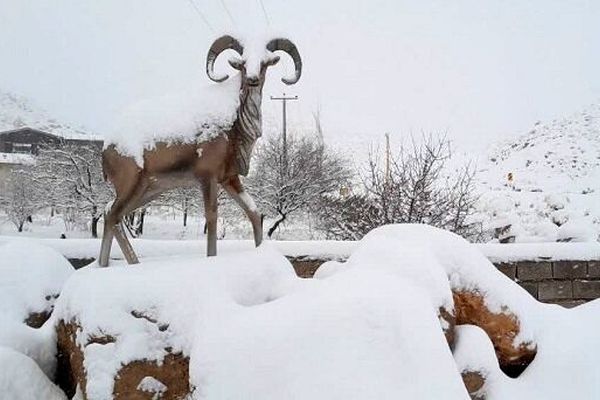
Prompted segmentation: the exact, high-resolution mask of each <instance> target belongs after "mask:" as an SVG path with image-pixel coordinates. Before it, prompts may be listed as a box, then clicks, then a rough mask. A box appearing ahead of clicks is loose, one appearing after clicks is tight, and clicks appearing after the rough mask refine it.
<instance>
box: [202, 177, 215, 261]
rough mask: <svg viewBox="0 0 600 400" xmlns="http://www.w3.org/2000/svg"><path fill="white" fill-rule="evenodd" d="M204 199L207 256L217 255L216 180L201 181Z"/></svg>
mask: <svg viewBox="0 0 600 400" xmlns="http://www.w3.org/2000/svg"><path fill="white" fill-rule="evenodd" d="M200 183H201V185H202V197H203V198H204V219H206V255H207V257H212V256H216V255H217V217H218V214H217V213H218V209H217V207H218V204H217V194H218V187H217V182H216V181H215V180H214V179H201V180H200Z"/></svg>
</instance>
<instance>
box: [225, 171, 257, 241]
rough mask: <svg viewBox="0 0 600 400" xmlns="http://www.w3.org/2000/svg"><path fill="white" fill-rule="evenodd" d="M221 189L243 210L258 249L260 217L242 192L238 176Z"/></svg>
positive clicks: (246, 195)
mask: <svg viewBox="0 0 600 400" xmlns="http://www.w3.org/2000/svg"><path fill="white" fill-rule="evenodd" d="M222 185H223V189H225V191H227V193H228V194H229V195H230V196H231V198H232V199H233V200H235V202H236V203H237V204H238V205H239V206H240V207H241V208H242V210H244V212H245V213H246V215H247V216H248V219H249V220H250V223H252V231H253V233H254V244H255V245H256V246H257V247H258V246H260V244H261V243H262V240H263V229H262V216H261V215H260V213H259V212H258V211H257V208H256V204H254V200H252V197H250V195H249V194H248V192H246V191H244V187H243V186H242V182H240V177H239V176H237V175H236V176H234V177H231V178H229V179H228V180H227V181H225V182H223V183H222Z"/></svg>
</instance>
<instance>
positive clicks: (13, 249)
mask: <svg viewBox="0 0 600 400" xmlns="http://www.w3.org/2000/svg"><path fill="white" fill-rule="evenodd" d="M0 259H1V260H2V263H1V264H0V315H1V316H0V318H3V319H12V320H15V321H21V322H22V321H24V320H25V319H26V318H27V317H28V316H29V315H30V314H32V313H43V312H51V311H52V307H53V303H54V301H55V299H56V297H58V294H60V290H61V288H62V286H63V284H64V282H65V281H66V280H67V278H68V277H69V276H70V275H71V274H72V273H73V271H74V269H73V267H72V266H71V264H70V263H69V261H67V259H66V258H64V257H63V256H62V255H61V254H60V253H59V252H57V251H56V250H54V249H51V248H49V247H46V246H43V245H40V244H37V243H36V242H34V241H28V240H25V241H11V242H8V243H6V244H4V245H0Z"/></svg>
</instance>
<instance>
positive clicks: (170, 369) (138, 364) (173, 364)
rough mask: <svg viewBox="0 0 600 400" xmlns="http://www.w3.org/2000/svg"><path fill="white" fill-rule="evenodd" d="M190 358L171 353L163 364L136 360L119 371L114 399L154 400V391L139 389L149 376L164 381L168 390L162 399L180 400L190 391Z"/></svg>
mask: <svg viewBox="0 0 600 400" xmlns="http://www.w3.org/2000/svg"><path fill="white" fill-rule="evenodd" d="M189 361H190V360H189V358H187V357H183V356H182V355H181V354H169V355H167V356H166V357H165V359H164V360H163V362H162V364H161V365H159V364H158V363H157V362H155V361H147V360H144V361H134V362H132V363H129V364H127V365H125V366H123V368H121V370H120V371H119V374H118V375H117V379H116V380H115V388H114V391H113V396H114V397H113V398H114V399H122V400H153V399H154V398H155V397H154V395H155V394H154V393H152V392H145V391H141V390H138V385H139V384H140V382H141V381H142V379H144V378H145V377H147V376H151V377H153V378H154V379H157V380H158V381H160V382H161V383H163V384H164V385H165V386H166V387H167V390H166V391H165V392H164V393H162V395H161V396H160V397H158V398H159V399H161V400H179V399H183V398H185V397H186V396H187V395H188V394H189V393H190V386H189V381H190V376H189Z"/></svg>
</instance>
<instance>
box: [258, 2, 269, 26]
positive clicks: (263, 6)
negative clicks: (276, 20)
mask: <svg viewBox="0 0 600 400" xmlns="http://www.w3.org/2000/svg"><path fill="white" fill-rule="evenodd" d="M258 2H259V3H260V7H261V8H262V11H263V15H264V16H265V20H266V21H267V25H268V26H271V19H270V18H269V14H268V13H267V9H266V8H265V4H264V3H263V0H258Z"/></svg>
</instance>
